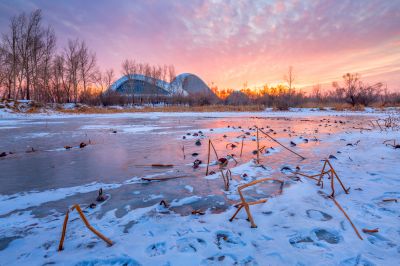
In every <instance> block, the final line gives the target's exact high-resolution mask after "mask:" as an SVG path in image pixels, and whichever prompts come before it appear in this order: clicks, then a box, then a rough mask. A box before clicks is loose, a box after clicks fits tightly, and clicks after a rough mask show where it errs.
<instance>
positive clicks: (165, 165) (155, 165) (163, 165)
mask: <svg viewBox="0 0 400 266" xmlns="http://www.w3.org/2000/svg"><path fill="white" fill-rule="evenodd" d="M151 167H174V165H173V164H158V163H154V164H152V165H151Z"/></svg>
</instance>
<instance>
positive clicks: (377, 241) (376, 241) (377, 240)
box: [367, 234, 396, 249]
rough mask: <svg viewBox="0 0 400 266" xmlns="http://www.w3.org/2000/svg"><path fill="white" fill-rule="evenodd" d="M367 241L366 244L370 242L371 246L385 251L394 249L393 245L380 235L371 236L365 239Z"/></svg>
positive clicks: (394, 245)
mask: <svg viewBox="0 0 400 266" xmlns="http://www.w3.org/2000/svg"><path fill="white" fill-rule="evenodd" d="M367 239H368V242H370V243H371V244H373V245H375V246H378V247H382V248H385V249H386V248H393V247H396V244H395V243H393V242H392V241H390V240H389V239H387V238H385V237H383V236H381V235H380V234H371V235H370V236H368V237H367Z"/></svg>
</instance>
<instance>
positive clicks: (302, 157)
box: [257, 127, 306, 160]
mask: <svg viewBox="0 0 400 266" xmlns="http://www.w3.org/2000/svg"><path fill="white" fill-rule="evenodd" d="M257 130H259V131H260V132H261V133H263V134H264V135H265V136H267V137H268V138H270V139H271V140H273V141H275V142H276V143H278V144H279V145H280V146H282V147H283V148H285V149H286V150H288V151H290V152H291V153H293V154H295V155H297V156H299V157H300V158H301V159H303V160H304V159H306V158H305V157H304V156H301V155H300V154H298V153H297V152H295V151H293V150H291V149H289V148H288V147H286V146H285V145H283V144H282V143H280V142H279V141H277V140H276V139H274V138H273V137H271V136H270V135H269V134H267V133H265V132H264V131H263V130H261V129H259V128H258V127H257Z"/></svg>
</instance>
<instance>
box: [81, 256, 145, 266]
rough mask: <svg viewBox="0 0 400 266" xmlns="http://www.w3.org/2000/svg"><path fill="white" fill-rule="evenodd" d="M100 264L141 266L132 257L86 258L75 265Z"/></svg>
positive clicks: (91, 265)
mask: <svg viewBox="0 0 400 266" xmlns="http://www.w3.org/2000/svg"><path fill="white" fill-rule="evenodd" d="M100 265H109V266H111V265H112V266H122V265H124V266H139V265H140V264H139V263H138V262H137V261H135V260H133V259H131V258H114V259H106V260H101V259H96V260H86V261H81V262H78V263H77V264H75V266H100Z"/></svg>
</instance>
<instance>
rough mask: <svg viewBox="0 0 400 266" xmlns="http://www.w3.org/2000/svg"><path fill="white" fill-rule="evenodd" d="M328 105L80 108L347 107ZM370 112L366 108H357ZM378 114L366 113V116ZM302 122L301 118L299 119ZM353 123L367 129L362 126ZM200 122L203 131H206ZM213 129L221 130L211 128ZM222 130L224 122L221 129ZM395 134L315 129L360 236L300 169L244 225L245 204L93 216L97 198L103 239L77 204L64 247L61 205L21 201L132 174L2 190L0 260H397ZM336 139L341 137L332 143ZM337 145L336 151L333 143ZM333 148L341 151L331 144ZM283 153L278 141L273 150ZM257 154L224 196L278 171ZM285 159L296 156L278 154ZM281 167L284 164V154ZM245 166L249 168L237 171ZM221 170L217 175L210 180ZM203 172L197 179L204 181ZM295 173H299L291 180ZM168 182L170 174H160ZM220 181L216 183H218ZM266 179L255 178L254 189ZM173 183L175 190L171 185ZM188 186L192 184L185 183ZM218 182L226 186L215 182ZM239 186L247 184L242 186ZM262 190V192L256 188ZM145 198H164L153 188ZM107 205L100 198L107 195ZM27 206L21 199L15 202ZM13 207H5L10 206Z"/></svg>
mask: <svg viewBox="0 0 400 266" xmlns="http://www.w3.org/2000/svg"><path fill="white" fill-rule="evenodd" d="M353 114H354V113H351V114H347V113H341V112H339V113H338V112H333V111H324V112H320V111H311V110H295V111H292V112H279V113H276V112H261V113H207V114H204V113H201V114H194V113H183V114H175V113H169V114H168V113H167V114H166V113H137V114H113V115H84V116H86V117H87V116H93V117H98V116H119V117H121V116H122V117H123V116H127V117H128V116H129V117H132V116H135V117H136V116H137V117H141V118H156V117H157V118H158V117H163V116H207V117H229V116H252V117H257V116H260V117H266V116H269V117H282V116H284V117H297V118H299V117H300V118H301V117H307V118H308V119H312V118H313V117H315V118H317V117H319V116H325V117H327V116H328V117H331V118H332V120H333V119H335V118H337V117H338V116H340V117H342V118H343V117H345V116H346V115H353ZM357 115H363V116H370V115H371V113H367V112H365V113H357ZM1 116H3V118H7V119H4V120H0V125H1V124H2V125H3V126H4V127H13V126H16V127H17V126H18V125H17V124H18V123H15V124H13V123H12V121H13V120H8V119H16V120H18V119H19V120H20V121H22V119H29V118H32V117H34V118H35V119H43V120H44V119H46V121H47V120H50V119H52V118H57V117H58V118H60V117H74V118H75V117H81V116H80V115H60V114H55V115H41V114H35V115H32V116H27V115H21V114H9V113H7V114H6V113H3V114H0V119H1ZM376 116H379V117H384V116H386V114H384V113H373V114H372V116H371V117H376ZM305 123H307V122H305ZM360 127H370V126H369V125H367V124H366V125H361V126H360ZM203 130H205V129H203ZM217 131H218V130H217ZM219 131H221V132H222V133H224V132H225V131H224V129H220V130H219ZM0 133H1V132H0ZM391 139H396V140H397V141H400V132H399V131H393V130H391V129H389V130H387V131H381V130H379V128H374V129H372V130H354V129H353V130H350V129H348V130H345V131H342V132H340V133H336V134H326V135H323V137H322V136H321V137H320V141H321V142H322V143H328V144H329V143H331V144H332V145H320V146H313V151H312V152H313V153H314V154H318V155H320V158H321V159H323V158H326V157H327V156H329V155H330V154H332V155H334V157H336V159H331V162H332V164H333V166H334V168H335V170H336V172H337V173H338V175H339V177H340V178H341V180H342V181H343V182H344V185H345V186H346V187H350V188H351V189H350V193H349V194H345V193H344V192H343V191H342V190H341V188H340V185H339V184H338V183H336V185H335V188H336V200H337V201H338V202H339V203H340V204H341V205H342V207H343V209H344V210H345V211H346V212H347V214H348V215H349V216H350V218H351V220H352V222H353V223H354V225H355V226H356V227H357V228H358V230H359V232H360V234H361V236H362V237H363V240H360V239H359V238H358V237H357V235H356V233H355V232H354V230H353V228H352V227H351V225H350V223H349V222H348V220H347V219H346V217H345V216H344V215H343V213H342V212H340V210H339V209H338V208H337V207H336V206H335V204H334V202H333V201H332V200H331V199H329V198H326V195H327V194H330V186H329V181H328V180H327V179H326V180H325V186H324V188H323V189H321V188H320V187H318V186H316V184H315V181H313V180H310V179H307V178H304V177H301V178H300V180H297V179H293V178H290V176H291V175H290V174H288V175H285V174H283V173H282V174H280V175H279V178H280V179H281V180H283V181H284V182H285V186H284V188H283V193H282V194H279V195H276V196H273V197H270V198H269V199H268V201H267V202H266V203H264V204H259V205H254V206H251V207H250V209H251V212H252V214H253V218H254V220H255V223H256V224H257V226H258V227H257V228H250V223H249V222H248V221H246V215H245V212H244V210H242V211H241V212H240V213H239V215H238V216H237V219H235V220H234V221H232V222H229V218H230V217H231V216H232V215H233V213H234V212H235V211H236V208H234V207H233V206H232V207H231V208H229V209H228V210H226V211H224V212H222V213H211V212H210V211H209V210H208V211H206V214H205V215H188V216H181V215H179V214H177V213H175V212H173V210H170V209H167V208H164V207H162V206H160V205H158V204H156V205H154V206H150V207H146V208H139V209H134V210H130V209H129V206H127V209H126V214H125V215H123V216H121V215H119V214H118V213H117V212H116V210H112V211H108V212H106V213H105V214H104V215H100V210H101V208H102V207H101V206H99V207H97V208H96V209H94V210H90V211H88V212H87V213H86V215H87V217H88V220H89V222H90V223H91V224H92V225H93V227H95V228H96V229H98V230H99V231H100V232H102V233H103V234H104V235H105V236H107V237H108V238H110V239H111V240H112V241H114V245H113V246H111V247H108V246H107V245H106V243H105V242H103V241H102V240H101V239H99V238H98V237H96V236H95V235H93V234H92V233H91V232H90V231H89V230H88V229H87V228H86V227H85V226H84V224H83V222H82V221H81V220H80V219H79V217H78V214H77V213H76V212H72V213H71V214H70V218H69V220H70V222H69V224H68V227H67V228H68V229H67V234H66V240H65V244H64V250H63V251H62V252H58V251H57V247H58V241H59V239H60V236H61V229H62V222H63V219H64V215H65V213H60V212H57V211H54V213H53V214H52V215H47V216H44V217H38V216H37V215H34V214H33V213H32V211H31V210H20V209H23V208H19V207H18V206H19V205H24V204H28V205H29V206H38V205H40V204H42V203H44V202H47V201H49V200H55V199H58V198H64V197H66V196H68V195H70V194H73V193H81V192H82V191H94V190H96V189H98V188H99V187H103V188H106V189H113V188H115V187H120V186H124V185H126V184H130V183H132V182H140V180H139V179H138V178H131V179H129V180H126V181H125V182H122V183H115V184H98V183H93V184H88V185H86V186H84V187H82V186H81V187H72V188H69V189H62V188H60V189H55V190H52V191H48V192H46V193H40V192H37V193H34V192H30V193H26V194H15V195H11V196H10V195H0V237H1V239H0V265H43V264H54V263H55V264H62V265H397V264H398V263H399V261H400V208H399V203H398V202H395V201H383V200H384V199H397V200H400V170H399V162H400V149H394V148H393V147H391V146H386V145H385V144H383V142H384V141H385V140H391ZM338 143H339V144H338ZM332 147H335V150H334V151H333V150H332ZM337 147H340V149H336V148H337ZM283 152H286V151H284V149H279V150H278V151H277V153H283ZM275 154H276V153H272V154H269V155H268V156H262V164H263V165H265V166H266V168H265V169H263V168H261V167H257V166H256V165H255V163H254V162H252V161H249V162H245V163H243V164H241V165H238V166H236V167H234V168H232V169H231V170H232V173H233V180H232V182H231V187H230V190H229V191H227V192H225V193H226V196H227V197H228V198H230V199H235V200H238V199H239V198H238V194H237V186H238V185H240V184H245V183H248V182H249V181H251V180H254V179H257V178H260V174H261V175H262V177H271V176H273V175H274V177H275V176H276V175H277V173H280V170H281V169H272V168H271V167H270V166H269V164H268V158H270V157H273V156H275ZM285 154H286V155H287V156H288V157H289V156H295V155H293V154H291V153H288V152H286V153H285ZM322 164H323V162H321V161H319V160H313V161H310V159H306V160H304V161H300V162H299V163H298V164H296V165H287V164H286V165H287V166H288V167H290V168H291V169H295V168H296V166H299V167H300V171H301V172H305V173H315V174H316V173H318V171H321V168H322ZM282 165H285V162H282ZM243 173H246V174H247V176H246V177H245V176H243V175H242V174H243ZM213 177H215V178H221V177H219V176H218V175H217V174H216V175H215V176H211V177H207V178H208V179H209V178H213ZM208 179H206V177H204V180H205V182H206V180H208ZM296 180H297V181H296ZM163 182H164V184H165V186H168V182H169V181H163ZM221 184H222V183H221ZM263 188H264V187H263V186H260V187H259V188H258V190H262V189H263ZM170 189H174V187H171V188H170ZM185 189H186V190H187V192H188V193H193V192H194V191H196V189H197V188H196V187H192V186H188V185H187V186H185ZM221 189H223V186H222V185H221ZM244 193H245V194H246V191H244ZM260 194H262V193H261V192H260ZM148 198H149V199H161V198H162V195H160V194H159V193H157V191H155V192H154V193H153V194H151V195H148ZM198 200H200V197H199V196H197V195H192V196H188V197H185V198H182V199H179V200H175V201H172V202H170V203H171V207H176V206H182V205H186V204H193V203H194V202H196V201H198ZM105 204H107V202H106V203H105ZM22 207H26V206H22ZM10 211H12V212H11V214H10ZM375 228H378V229H379V232H377V233H364V232H362V229H375Z"/></svg>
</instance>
